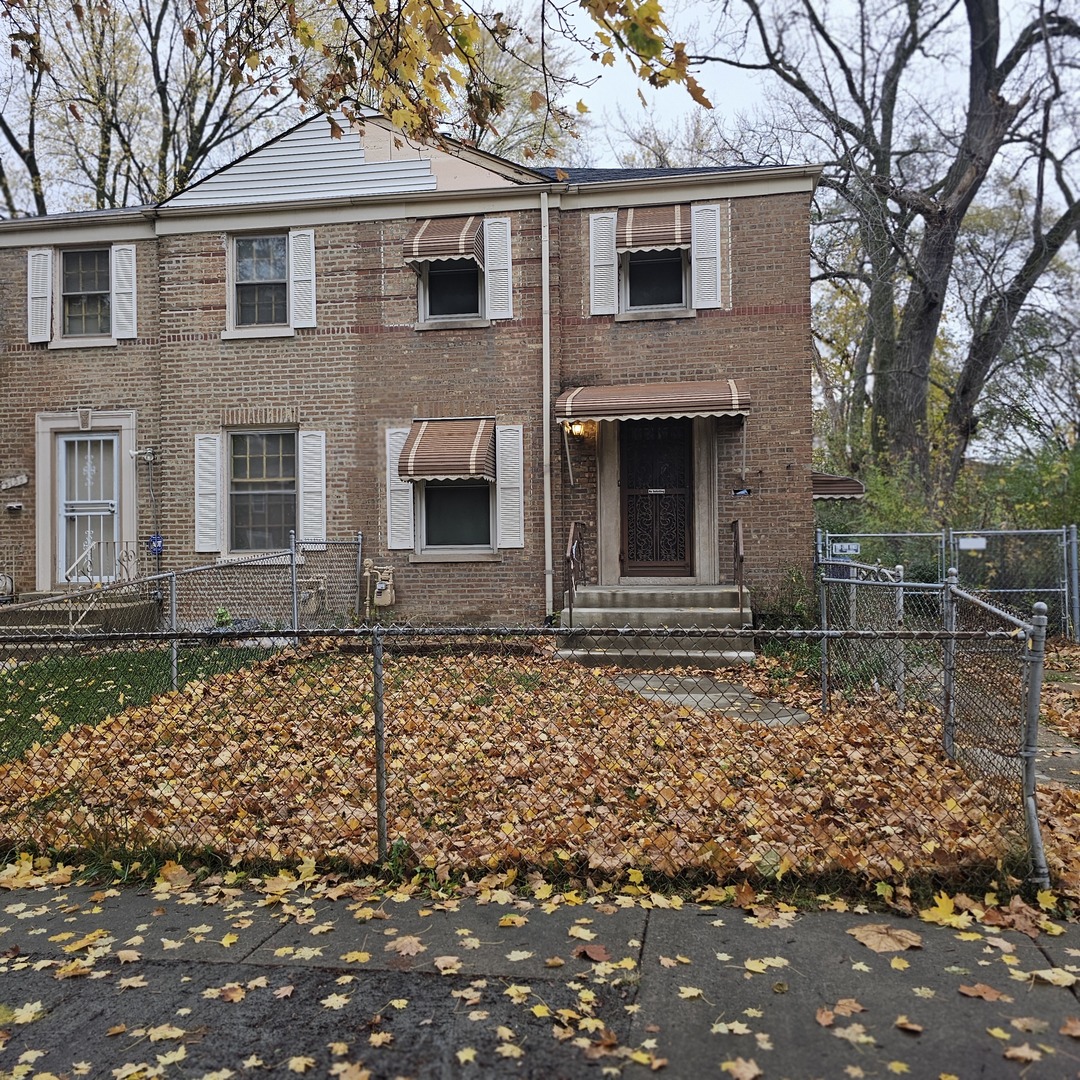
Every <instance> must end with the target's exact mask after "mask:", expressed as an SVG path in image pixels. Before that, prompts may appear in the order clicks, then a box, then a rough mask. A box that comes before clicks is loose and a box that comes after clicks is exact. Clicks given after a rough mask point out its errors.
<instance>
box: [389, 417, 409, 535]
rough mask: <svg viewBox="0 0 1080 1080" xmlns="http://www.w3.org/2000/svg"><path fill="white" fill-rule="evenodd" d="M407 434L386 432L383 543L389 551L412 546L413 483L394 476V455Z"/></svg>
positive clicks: (403, 430) (397, 455)
mask: <svg viewBox="0 0 1080 1080" xmlns="http://www.w3.org/2000/svg"><path fill="white" fill-rule="evenodd" d="M408 437H409V429H408V428H389V429H387V432H386V546H387V548H389V549H390V550H395V549H398V550H400V549H403V548H408V549H409V550H410V551H411V550H412V548H413V546H414V541H413V486H412V484H411V483H410V482H409V481H408V480H402V479H401V477H400V476H398V458H400V457H401V450H402V447H404V445H405V440H406V439H407V438H408Z"/></svg>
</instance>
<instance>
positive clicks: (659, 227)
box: [615, 206, 690, 251]
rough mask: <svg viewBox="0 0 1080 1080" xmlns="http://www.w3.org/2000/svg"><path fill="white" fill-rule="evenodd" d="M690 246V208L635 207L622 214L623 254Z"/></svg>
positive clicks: (619, 244) (618, 243)
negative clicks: (625, 252)
mask: <svg viewBox="0 0 1080 1080" xmlns="http://www.w3.org/2000/svg"><path fill="white" fill-rule="evenodd" d="M689 246H690V207H689V206H631V207H627V208H625V209H623V210H620V211H619V223H618V226H617V228H616V230H615V247H616V248H617V249H618V250H619V251H650V250H652V251H660V250H664V249H670V248H688V247H689Z"/></svg>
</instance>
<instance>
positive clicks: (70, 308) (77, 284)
mask: <svg viewBox="0 0 1080 1080" xmlns="http://www.w3.org/2000/svg"><path fill="white" fill-rule="evenodd" d="M109 291H110V289H109V249H108V248H105V249H102V250H96V251H65V252H64V253H63V270H62V283H61V292H62V295H63V324H64V325H63V333H64V334H65V335H67V336H69V337H82V336H83V335H92V334H108V333H110V332H111V331H112V320H111V316H110V295H109Z"/></svg>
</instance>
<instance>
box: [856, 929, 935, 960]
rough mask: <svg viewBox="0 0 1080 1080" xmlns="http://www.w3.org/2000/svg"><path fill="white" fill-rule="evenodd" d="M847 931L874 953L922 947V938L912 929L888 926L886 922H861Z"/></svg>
mask: <svg viewBox="0 0 1080 1080" xmlns="http://www.w3.org/2000/svg"><path fill="white" fill-rule="evenodd" d="M847 933H849V934H850V935H851V936H852V937H853V938H855V940H856V941H860V942H862V944H863V945H865V946H866V947H867V948H868V949H872V950H873V951H874V952H876V953H890V952H903V951H904V950H905V949H921V948H922V938H921V937H920V936H919V935H918V934H916V933H915V932H914V931H913V930H905V929H904V928H903V927H899V926H890V925H889V924H888V923H862V924H860V925H859V926H855V927H852V928H851V929H850V930H848V931H847Z"/></svg>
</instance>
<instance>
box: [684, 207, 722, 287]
mask: <svg viewBox="0 0 1080 1080" xmlns="http://www.w3.org/2000/svg"><path fill="white" fill-rule="evenodd" d="M690 213H691V218H690V241H691V243H690V246H691V252H690V273H691V275H692V276H693V306H694V307H695V308H716V307H720V306H721V304H720V296H721V293H720V276H721V267H720V207H719V206H715V205H714V206H695V207H693V208H692V210H691V212H690Z"/></svg>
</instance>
